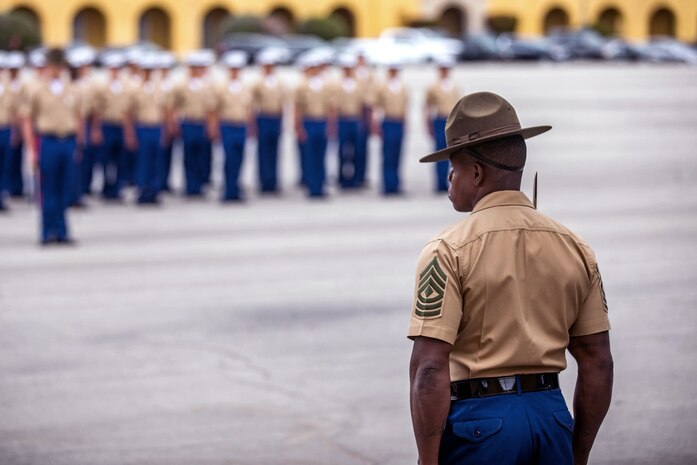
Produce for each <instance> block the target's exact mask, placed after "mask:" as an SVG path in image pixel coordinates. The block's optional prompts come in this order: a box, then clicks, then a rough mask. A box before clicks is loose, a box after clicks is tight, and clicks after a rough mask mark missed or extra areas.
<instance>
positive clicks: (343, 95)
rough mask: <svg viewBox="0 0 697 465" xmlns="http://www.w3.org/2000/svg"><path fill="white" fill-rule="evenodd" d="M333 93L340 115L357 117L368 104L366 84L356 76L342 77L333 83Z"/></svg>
mask: <svg viewBox="0 0 697 465" xmlns="http://www.w3.org/2000/svg"><path fill="white" fill-rule="evenodd" d="M332 94H333V95H334V102H335V105H336V111H337V113H338V115H339V116H340V117H348V118H355V117H358V116H360V115H361V112H362V111H363V108H364V107H365V106H368V98H367V97H366V86H365V84H364V83H362V82H361V81H359V80H358V79H356V78H347V77H342V78H341V79H339V80H338V81H336V82H335V83H333V89H332Z"/></svg>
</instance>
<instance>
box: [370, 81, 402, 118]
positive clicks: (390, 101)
mask: <svg viewBox="0 0 697 465" xmlns="http://www.w3.org/2000/svg"><path fill="white" fill-rule="evenodd" d="M407 103H408V94H407V89H406V87H405V86H404V83H403V82H402V80H401V79H394V80H391V81H388V82H385V83H383V84H382V85H381V86H380V87H379V88H378V90H377V94H376V97H375V106H376V107H378V108H380V109H382V111H383V114H384V118H386V119H396V120H403V119H405V117H406V114H407Z"/></svg>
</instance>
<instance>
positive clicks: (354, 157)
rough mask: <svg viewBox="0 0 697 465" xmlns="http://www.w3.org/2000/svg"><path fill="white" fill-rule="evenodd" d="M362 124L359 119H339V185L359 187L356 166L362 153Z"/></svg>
mask: <svg viewBox="0 0 697 465" xmlns="http://www.w3.org/2000/svg"><path fill="white" fill-rule="evenodd" d="M359 137H360V122H359V120H358V118H340V119H339V185H340V186H341V187H344V188H350V187H355V186H357V185H358V184H357V180H356V171H357V170H356V165H357V162H358V158H359V155H358V152H359V151H360V141H359Z"/></svg>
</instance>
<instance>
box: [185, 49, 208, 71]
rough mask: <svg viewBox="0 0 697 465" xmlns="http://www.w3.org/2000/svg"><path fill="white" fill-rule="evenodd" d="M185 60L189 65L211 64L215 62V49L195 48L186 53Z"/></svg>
mask: <svg viewBox="0 0 697 465" xmlns="http://www.w3.org/2000/svg"><path fill="white" fill-rule="evenodd" d="M184 62H185V63H186V64H187V65H189V66H203V67H205V66H211V65H212V64H213V63H215V53H214V52H213V50H208V49H205V50H195V51H193V52H190V53H188V54H187V55H186V58H185V59H184Z"/></svg>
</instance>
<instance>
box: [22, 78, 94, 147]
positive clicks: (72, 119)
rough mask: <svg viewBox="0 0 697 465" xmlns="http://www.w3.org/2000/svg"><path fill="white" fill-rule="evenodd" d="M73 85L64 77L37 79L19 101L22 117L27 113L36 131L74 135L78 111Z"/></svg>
mask: <svg viewBox="0 0 697 465" xmlns="http://www.w3.org/2000/svg"><path fill="white" fill-rule="evenodd" d="M82 110H83V108H82V103H81V101H80V92H79V90H78V88H77V86H76V85H75V84H74V83H72V82H70V81H67V80H61V79H56V80H53V81H48V80H47V81H40V83H39V84H37V86H36V88H35V89H33V90H32V92H31V93H30V94H29V96H28V98H27V99H26V101H25V102H23V103H22V104H21V108H20V114H21V116H22V117H30V118H32V120H33V121H34V124H35V125H36V126H35V128H36V132H37V133H38V134H39V135H41V134H49V135H53V136H58V137H65V136H69V135H74V134H75V133H76V132H77V129H78V124H79V123H80V118H81V117H82V116H83V115H82Z"/></svg>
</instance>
